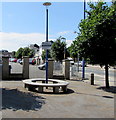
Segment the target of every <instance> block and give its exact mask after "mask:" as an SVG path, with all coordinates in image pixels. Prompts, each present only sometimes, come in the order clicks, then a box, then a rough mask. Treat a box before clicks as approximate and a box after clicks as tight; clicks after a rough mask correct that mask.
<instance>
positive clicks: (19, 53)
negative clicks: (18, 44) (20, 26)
mask: <svg viewBox="0 0 116 120" xmlns="http://www.w3.org/2000/svg"><path fill="white" fill-rule="evenodd" d="M34 54H35V52H34V50H32V49H30V48H28V47H25V48H19V49H18V50H17V52H16V54H15V56H16V58H17V59H19V58H21V59H22V56H29V57H30V58H32V57H33V56H34Z"/></svg>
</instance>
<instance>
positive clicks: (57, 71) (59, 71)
mask: <svg viewBox="0 0 116 120" xmlns="http://www.w3.org/2000/svg"><path fill="white" fill-rule="evenodd" d="M53 75H63V65H62V63H61V62H59V61H54V64H53Z"/></svg>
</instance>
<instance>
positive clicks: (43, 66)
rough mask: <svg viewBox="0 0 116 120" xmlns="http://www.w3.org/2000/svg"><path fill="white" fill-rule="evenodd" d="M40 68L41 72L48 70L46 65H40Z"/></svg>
mask: <svg viewBox="0 0 116 120" xmlns="http://www.w3.org/2000/svg"><path fill="white" fill-rule="evenodd" d="M38 68H39V69H40V70H45V69H46V63H44V64H41V65H39V66H38Z"/></svg>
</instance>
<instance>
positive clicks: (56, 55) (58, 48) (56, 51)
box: [51, 37, 66, 61]
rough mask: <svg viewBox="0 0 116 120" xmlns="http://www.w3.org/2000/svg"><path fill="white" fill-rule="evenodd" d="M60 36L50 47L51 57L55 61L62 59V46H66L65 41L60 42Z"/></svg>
mask: <svg viewBox="0 0 116 120" xmlns="http://www.w3.org/2000/svg"><path fill="white" fill-rule="evenodd" d="M61 41H62V37H59V38H58V39H57V40H56V41H55V42H54V43H53V44H52V47H51V57H52V58H53V59H54V60H56V61H61V60H63V59H64V48H66V44H65V42H61Z"/></svg>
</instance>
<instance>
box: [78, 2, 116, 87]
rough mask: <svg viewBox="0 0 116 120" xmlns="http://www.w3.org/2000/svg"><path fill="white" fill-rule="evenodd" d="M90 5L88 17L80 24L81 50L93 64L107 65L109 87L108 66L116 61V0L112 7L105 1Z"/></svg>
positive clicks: (106, 73) (106, 72)
mask: <svg viewBox="0 0 116 120" xmlns="http://www.w3.org/2000/svg"><path fill="white" fill-rule="evenodd" d="M89 6H90V8H91V9H90V10H89V11H86V12H87V13H88V16H87V18H86V19H85V20H82V21H81V23H80V25H79V28H80V35H79V36H78V37H77V41H78V43H79V44H78V45H79V50H80V51H81V53H82V55H83V57H85V58H89V59H90V61H91V63H92V64H99V65H100V66H105V79H106V87H107V88H109V79H108V66H113V65H114V64H115V63H116V62H115V61H116V54H115V51H116V13H115V11H116V2H114V3H112V5H111V6H110V7H108V5H107V4H106V3H103V2H99V3H96V4H95V5H94V4H92V3H89Z"/></svg>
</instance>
